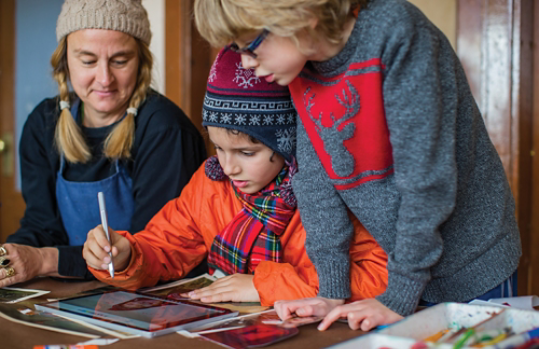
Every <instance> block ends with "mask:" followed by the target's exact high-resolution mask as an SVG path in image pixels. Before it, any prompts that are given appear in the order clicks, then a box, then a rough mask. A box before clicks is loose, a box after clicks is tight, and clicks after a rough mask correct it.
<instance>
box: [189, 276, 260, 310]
mask: <svg viewBox="0 0 539 349" xmlns="http://www.w3.org/2000/svg"><path fill="white" fill-rule="evenodd" d="M253 278H254V275H248V274H234V275H229V276H225V277H223V278H221V279H218V280H217V281H215V282H214V283H212V284H211V285H210V286H208V287H204V288H201V289H198V290H194V291H191V292H189V293H183V294H182V296H183V297H189V298H191V299H195V300H200V301H202V302H204V303H220V302H260V296H259V295H258V291H257V290H256V288H255V285H254V283H253Z"/></svg>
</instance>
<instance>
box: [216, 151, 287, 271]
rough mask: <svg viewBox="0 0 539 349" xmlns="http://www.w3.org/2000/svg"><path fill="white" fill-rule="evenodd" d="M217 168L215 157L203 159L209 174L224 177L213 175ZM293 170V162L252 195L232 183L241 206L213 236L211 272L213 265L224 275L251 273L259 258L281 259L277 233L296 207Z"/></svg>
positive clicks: (281, 229) (280, 231) (278, 233)
mask: <svg viewBox="0 0 539 349" xmlns="http://www.w3.org/2000/svg"><path fill="white" fill-rule="evenodd" d="M216 168H217V170H219V168H220V166H219V163H218V162H217V158H213V160H211V158H210V159H209V160H208V161H207V162H206V174H207V175H208V177H209V178H211V179H214V180H217V179H221V178H222V177H223V176H222V175H219V176H215V169H216ZM296 171H297V170H296V165H295V162H294V163H292V164H288V166H285V167H284V168H283V170H282V171H281V172H280V173H279V175H277V177H276V179H275V181H274V182H272V183H270V184H269V185H268V186H267V187H266V188H264V189H263V190H261V191H260V192H258V193H256V194H253V195H251V194H245V193H243V192H241V191H240V190H238V189H237V188H236V187H235V186H234V185H233V184H232V187H233V188H234V192H235V193H236V197H237V198H238V199H239V200H240V201H241V203H242V204H243V209H242V210H241V211H240V212H239V213H238V214H237V215H236V217H234V219H233V220H232V221H231V222H230V223H229V224H228V225H227V226H226V227H225V228H224V229H223V231H222V232H221V233H220V234H219V235H217V236H216V237H215V239H214V240H213V244H212V246H211V250H210V253H209V255H208V265H209V268H210V272H211V273H212V274H213V272H214V271H215V269H220V270H221V271H222V272H224V273H225V274H227V275H231V274H236V273H241V274H247V273H251V274H252V273H254V270H255V269H256V267H257V265H258V264H259V263H260V262H261V261H274V262H277V263H279V262H281V261H282V248H281V242H280V240H279V236H280V235H281V234H282V233H283V232H284V230H285V229H286V227H287V226H288V222H289V221H290V219H291V218H292V216H293V215H294V212H295V210H296V201H295V197H294V196H293V194H292V192H291V179H292V176H293V175H294V174H295V173H296ZM221 173H222V172H221ZM224 177H225V178H226V176H224Z"/></svg>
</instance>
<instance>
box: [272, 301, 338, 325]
mask: <svg viewBox="0 0 539 349" xmlns="http://www.w3.org/2000/svg"><path fill="white" fill-rule="evenodd" d="M343 303H344V300H343V299H330V298H324V297H314V298H304V299H297V300H292V301H277V302H275V304H274V305H273V307H274V308H275V310H276V311H277V315H279V317H280V318H281V320H286V319H289V318H291V317H293V315H294V314H296V315H297V316H301V317H305V316H326V315H327V314H328V313H329V312H330V311H331V310H332V309H333V308H335V307H336V306H338V305H340V304H343Z"/></svg>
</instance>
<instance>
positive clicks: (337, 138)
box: [303, 80, 360, 177]
mask: <svg viewBox="0 0 539 349" xmlns="http://www.w3.org/2000/svg"><path fill="white" fill-rule="evenodd" d="M346 86H347V88H348V91H346V90H345V89H343V90H342V98H341V97H339V96H338V95H335V99H336V100H337V102H338V103H339V104H340V105H342V106H343V107H344V108H345V113H344V115H343V116H341V117H340V118H338V119H337V120H336V119H335V115H334V114H333V112H331V113H330V114H329V115H330V117H331V120H332V121H333V123H332V125H331V126H330V127H325V126H324V125H322V117H323V113H322V112H320V114H319V117H318V118H315V117H314V116H313V115H312V108H313V106H314V98H315V97H316V94H315V93H313V94H312V95H311V96H310V97H307V96H308V95H309V93H310V92H311V88H310V87H309V88H307V90H306V91H305V93H304V95H303V104H304V105H305V110H306V111H307V115H309V118H310V119H311V120H312V121H313V122H314V124H315V125H316V132H317V133H318V135H319V136H320V138H322V141H323V142H324V149H325V150H326V152H327V153H328V154H329V155H330V156H331V164H332V167H333V170H334V171H335V173H336V174H337V175H339V176H341V177H346V176H349V175H350V174H352V172H353V171H354V157H353V156H352V154H350V152H349V151H348V150H347V149H346V147H345V146H344V141H345V140H347V139H350V138H352V137H353V136H354V132H355V130H356V126H355V124H354V123H353V122H350V123H348V124H346V125H345V126H344V127H343V128H342V130H339V127H340V126H341V125H342V124H343V123H344V122H346V121H348V120H349V119H351V118H352V117H354V116H355V115H356V114H357V113H358V112H359V109H360V102H359V93H358V92H357V89H356V88H355V86H354V85H352V84H351V83H350V81H348V80H347V81H346Z"/></svg>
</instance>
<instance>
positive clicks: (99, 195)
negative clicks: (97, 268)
mask: <svg viewBox="0 0 539 349" xmlns="http://www.w3.org/2000/svg"><path fill="white" fill-rule="evenodd" d="M97 201H98V202H99V214H100V215H101V225H102V226H103V230H104V231H105V234H106V235H107V240H108V241H109V244H110V249H111V250H110V251H109V256H110V263H109V273H110V277H111V278H113V279H114V263H113V262H112V242H111V241H110V234H109V221H108V219H107V207H106V206H105V195H103V193H102V192H99V193H97Z"/></svg>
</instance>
